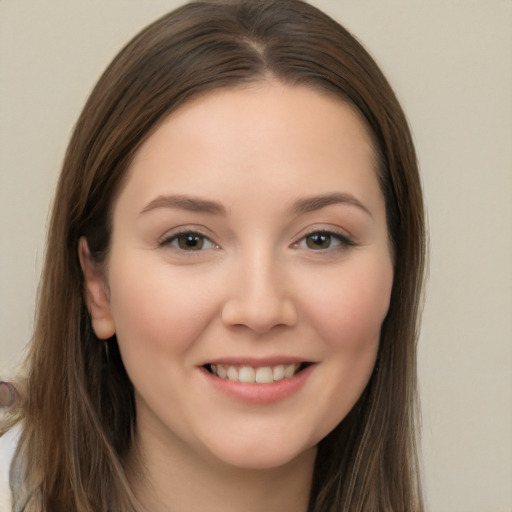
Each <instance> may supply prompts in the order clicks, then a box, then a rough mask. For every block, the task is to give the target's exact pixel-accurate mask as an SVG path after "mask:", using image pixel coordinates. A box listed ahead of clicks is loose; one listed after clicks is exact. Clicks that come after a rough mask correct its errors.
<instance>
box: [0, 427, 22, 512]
mask: <svg viewBox="0 0 512 512" xmlns="http://www.w3.org/2000/svg"><path fill="white" fill-rule="evenodd" d="M19 437H20V431H19V428H12V429H11V430H8V431H7V432H6V433H5V434H4V435H3V436H2V437H0V512H9V511H10V510H11V509H12V505H11V489H10V486H9V471H10V467H11V463H12V459H13V456H14V452H15V451H16V446H17V445H18V440H19Z"/></svg>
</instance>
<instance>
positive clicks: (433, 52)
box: [0, 0, 512, 512]
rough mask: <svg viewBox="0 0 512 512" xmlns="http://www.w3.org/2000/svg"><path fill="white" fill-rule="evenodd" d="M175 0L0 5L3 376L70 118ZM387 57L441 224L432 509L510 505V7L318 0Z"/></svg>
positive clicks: (462, 511) (19, 337)
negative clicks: (114, 61) (122, 52)
mask: <svg viewBox="0 0 512 512" xmlns="http://www.w3.org/2000/svg"><path fill="white" fill-rule="evenodd" d="M180 3H182V2H179V1H171V0H167V1H165V0H151V1H150V0H146V1H143V0H138V1H135V0H109V1H100V0H87V1H84V0H46V1H43V0H0V327H1V330H2V335H1V337H0V375H4V376H5V375H6V374H7V373H8V371H9V368H11V367H12V366H13V365H14V364H15V363H16V361H17V360H18V359H19V357H20V354H21V353H22V350H23V347H24V345H25V344H26V342H27V340H28V339H29V337H30V332H31V324H32V317H33V304H34V295H35V291H36V286H37V280H38V275H39V271H40V266H41V260H42V255H43V251H44V230H45V222H46V218H47V209H48V206H49V202H50V198H51V195H52V190H53V188H54V183H55V179H56V176H57V173H58V170H59V165H60V163H61V160H62V157H63V153H64V150H65V146H66V143H67V140H68V136H69V132H70V130H71V127H72V125H73V123H74V121H75V120H76V118H77V116H78V114H79V111H80V109H81V106H82V105H83V102H84V100H85V98H86V96H87V94H88V92H89V91H90V89H91V87H92V86H93V84H94V82H95V80H96V79H97V78H98V76H99V74H100V73H101V71H102V70H103V68H104V67H105V66H106V64H107V63H108V62H109V61H110V59H111V58H112V57H113V56H114V54H115V53H116V52H117V51H118V50H119V49H120V47H121V46H122V45H123V44H124V43H125V42H126V41H127V40H128V39H129V38H130V37H131V36H132V35H133V34H134V33H135V32H136V31H137V30H138V29H140V28H141V27H142V26H144V25H145V24H146V23H148V22H150V21H152V20H153V19H154V18H155V17H157V16H158V15H160V14H163V13H164V12H166V11H167V10H169V9H170V8H172V7H174V6H176V5H178V4H180ZM313 3H314V4H316V5H318V6H320V7H321V8H324V9H325V10H327V11H328V12H329V13H331V14H332V15H333V16H334V17H336V18H337V19H338V20H339V21H341V22H342V23H344V24H345V25H346V26H347V28H349V29H351V30H352V31H353V32H354V33H355V34H357V35H358V36H359V37H360V39H361V40H362V41H363V42H364V43H365V45H366V46H367V48H369V50H370V51H371V53H372V54H373V55H374V56H375V57H376V59H377V60H378V62H379V63H380V64H381V65H382V67H383V68H384V70H385V72H386V73H387V75H388V77H389V78H390V81H391V83H392V84H393V85H394V87H395V89H396V91H397V93H398V96H399V98H400V99H401V101H402V103H403V105H404V107H405V110H406V111H407V113H408V115H409V118H410V122H411V125H412V129H413V132H414V135H415V139H416V143H417V147H418V152H419V157H420V162H421V167H422V173H423V180H424V188H425V194H426V199H427V205H428V211H429V222H430V232H431V271H430V282H429V286H428V291H427V302H426V308H425V314H424V323H423V333H422V337H421V348H420V377H421V382H420V384H421V396H422V405H423V423H424V435H423V440H424V441H423V445H424V481H425V488H426V495H427V504H428V510H430V511H432V512H510V511H511V510H512V491H511V482H512V439H511V432H512V373H511V367H512V343H511V341H512V44H511V43H512V1H510V0H479V1H478V0H428V1H427V0H422V1H421V0H365V1H362V0H339V1H338V0H331V1H329V0H317V1H314V2H313Z"/></svg>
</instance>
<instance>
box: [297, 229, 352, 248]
mask: <svg viewBox="0 0 512 512" xmlns="http://www.w3.org/2000/svg"><path fill="white" fill-rule="evenodd" d="M296 245H297V247H300V248H303V249H311V250H313V251H325V250H328V249H337V248H342V247H347V246H355V245H356V244H355V243H354V242H353V241H352V240H350V239H349V238H348V237H347V236H345V235H342V234H341V233H334V232H332V231H314V232H312V233H309V234H308V235H306V236H305V237H303V238H302V239H301V240H299V242H297V244H296Z"/></svg>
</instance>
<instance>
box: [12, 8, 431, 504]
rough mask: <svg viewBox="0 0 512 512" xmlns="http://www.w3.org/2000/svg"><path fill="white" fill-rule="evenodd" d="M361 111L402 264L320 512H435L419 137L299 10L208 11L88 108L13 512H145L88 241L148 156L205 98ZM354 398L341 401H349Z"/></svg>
mask: <svg viewBox="0 0 512 512" xmlns="http://www.w3.org/2000/svg"><path fill="white" fill-rule="evenodd" d="M268 77H271V78H272V79H276V80H278V81H280V82H282V83H284V84H290V85H296V84H297V85H306V86H308V87H311V88H312V89H316V90H319V91H323V92H327V93H329V94H331V95H333V96H334V97H337V98H339V99H340V100H341V101H345V102H349V103H350V104H352V105H353V106H354V108H355V109H357V110H358V111H359V113H360V114H361V116H362V118H363V119H364V120H365V122H366V124H367V126H368V128H369V131H370V132H371V135H372V138H373V144H374V148H375V153H376V155H377V157H378V161H379V166H378V179H379V183H380V186H381V189H382V192H383V195H384V197H385V201H386V214H387V224H388V230H389V234H390V239H391V243H392V252H393V259H394V283H393V289H392V295H391V305H390V308H389V312H388V314H387V317H386V319H385V321H384V323H383V326H382V331H381V340H380V346H379V353H378V358H377V364H376V367H375V369H374V371H373V374H372V376H371V378H370V381H369V383H368V385H367V387H366V389H365V391H364V393H363V395H362V396H361V398H360V399H359V401H358V402H357V404H356V405H355V406H354V408H353V409H352V411H351V412H350V413H349V414H348V416H347V417H346V418H345V419H344V420H343V421H342V422H341V423H340V425H338V427H337V428H336V429H335V430H334V431H333V432H332V433H331V434H329V435H328V436H327V437H326V438H325V439H324V440H322V441H321V442H320V445H319V450H318V455H317V460H316V466H315V473H314V481H313V487H312V494H311V499H310V505H309V511H310V512H334V511H336V512H340V511H345V512H358V511H360V512H363V511H394V512H398V511H408V512H409V511H421V510H423V506H422V497H421V490H420V485H419V478H418V465H417V455H416V433H417V425H416V413H417V411H416V340H417V328H418V317H419V303H420V296H421V288H422V280H423V273H424V272H423V266H424V254H425V241H424V237H425V235H424V221H423V201H422V193H421V187H420V179H419V176H418V169H417V161H416V156H415V151H414V147H413V143H412V139H411V134H410V131H409V128H408V125H407V121H406V119H405V116H404V114H403V112H402V109H401V107H400V105H399V103H398V101H397V99H396V97H395V95H394V93H393V91H392V89H391V87H390V85H389V84H388V82H387V80H386V79H385V77H384V76H383V74H382V72H381V71H380V70H379V68H378V67H377V65H376V64H375V62H374V61H373V59H372V58H371V57H370V56H369V54H368V53H367V52H366V50H365V49H364V48H363V47H362V46H361V45H360V44H359V43H358V41H357V40H356V39H355V38H354V37H353V36H352V35H351V34H350V33H349V32H347V30H345V29H344V28H343V27H342V26H340V25H339V24H338V23H336V22H335V21H333V20H332V19H331V18H329V17H328V16H327V15H325V14H323V13H322V12H321V11H319V10H318V9H316V8H315V7H313V6H311V5H308V4H307V3H304V2H302V1H300V0H227V1H197V2H192V3H190V4H187V5H185V6H183V7H181V8H179V9H177V10H175V11H173V12H171V13H169V14H167V15H166V16H164V17H162V18H161V19H159V20H157V21H156V22H154V23H153V24H151V25H150V26H148V27H147V28H146V29H144V30H143V31H142V32H141V33H139V34H138V35H137V36H136V37H135V38H134V39H133V40H132V41H131V42H130V43H128V45H127V46H125V48H124V49H123V50H122V51H121V52H120V53H119V54H118V56H117V57H116V58H115V59H114V61H113V62H112V63H111V64H110V66H109V67H108V68H107V70H106V71H105V72H104V74H103V76H102V77H101V78H100V80H99V82H98V84H97V85H96V87H95V88H94V90H93V92H92V94H91V95H90V97H89V99H88V101H87V103H86V105H85V107H84V109H83V112H82V114H81V116H80V118H79V120H78V122H77V124H76V127H75V129H74V132H73V136H72V138H71V141H70V143H69V147H68V150H67V153H66V157H65V160H64V164H63V169H62V173H61V176H60V180H59V183H58V188H57V193H56V196H55V202H54V205H53V210H52V216H51V221H50V225H49V232H48V244H47V253H46V259H45V264H44V270H43V274H42V280H41V284H40V288H39V297H38V308H37V320H36V327H35V332H34V336H33V340H32V344H31V348H30V352H29V354H28V357H27V360H26V377H25V379H24V380H23V382H22V383H21V384H20V385H21V386H23V387H24V389H23V393H22V394H23V396H24V397H25V398H24V400H23V402H22V403H21V404H20V406H19V407H18V408H17V409H16V410H15V412H13V413H12V417H11V420H10V422H11V423H14V422H16V421H20V422H21V425H22V437H21V441H20V445H19V449H18V453H17V456H16V459H15V463H14V465H13V471H12V475H13V481H14V480H18V482H19V481H21V482H23V485H21V486H20V485H19V483H13V488H14V491H15V501H16V504H15V510H25V511H26V512H28V511H37V512H42V511H43V510H45V511H52V512H54V511H55V512H64V511H66V512H72V511H77V512H99V511H102V512H106V511H116V512H117V511H129V510H130V511H132V510H136V509H137V505H136V502H135V500H134V498H133V496H132V495H131V492H130V489H129V485H128V483H127V480H126V477H125V474H124V468H123V461H124V458H125V457H126V455H127V453H128V451H129V450H130V447H131V445H132V436H133V431H134V427H135V405H134V394H133V386H132V384H131V383H130V380H129V378H128V376H127V374H126V372H125V370H124V367H123V363H122V360H121V357H120V354H119V351H118V348H117V342H116V340H115V337H114V338H113V339H112V340H110V341H109V342H108V352H107V351H106V350H105V346H104V345H105V344H104V342H102V341H101V340H99V339H97V338H96V336H95V335H94V332H93V331H92V328H91V321H90V317H89V313H88V311H87V307H86V303H85V298H84V279H83V275H82V272H81V268H80V263H79V260H78V251H77V247H78V240H79V238H80V237H82V236H85V237H86V238H87V241H88V243H89V247H90V249H91V253H92V255H93V257H94V258H95V259H96V260H97V261H98V262H100V263H101V262H102V261H104V259H105V257H106V255H107V254H108V250H109V241H110V235H111V228H112V219H111V214H112V205H113V202H114V200H115V197H116V194H117V193H118V191H119V190H120V187H121V184H122V182H123V179H124V177H125V175H126V170H127V168H128V166H129V164H130V162H131V160H132V158H133V156H134V154H135V153H136V151H137V149H138V148H139V147H140V146H141V144H142V143H143V142H144V141H145V140H146V139H147V138H148V137H149V136H150V135H151V133H153V132H154V130H155V129H156V128H157V127H158V126H159V124H160V123H161V122H162V121H163V120H164V119H165V118H166V117H167V116H169V114H170V113H172V112H173V111H175V110H176V109H177V108H178V107H180V106H181V105H183V104H185V103H186V102H189V101H191V100H193V99H194V98H196V97H198V96H199V95H201V94H206V93H208V92H209V91H212V90H215V89H219V88H223V87H236V86H237V85H242V84H247V83H252V82H254V81H261V80H265V79H267V78H268ZM342 392H343V390H340V393H342Z"/></svg>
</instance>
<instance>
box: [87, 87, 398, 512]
mask: <svg viewBox="0 0 512 512" xmlns="http://www.w3.org/2000/svg"><path fill="white" fill-rule="evenodd" d="M335 194H338V196H336V197H335V200H334V199H333V197H334V195H335ZM171 195H172V196H176V195H177V196H179V197H180V200H178V201H177V200H176V199H174V200H169V198H168V196H171ZM319 196H321V197H324V198H325V197H326V196H327V197H329V198H330V200H324V201H323V202H322V201H317V202H316V203H314V202H311V201H309V202H308V201H307V200H308V199H310V198H311V197H319ZM183 197H186V198H192V199H193V200H196V199H200V200H208V201H214V202H215V203H216V205H217V206H216V209H217V210H222V212H220V211H212V207H211V205H208V206H209V208H208V209H207V210H204V206H205V205H204V204H199V203H197V202H196V203H193V206H194V208H195V209H196V210H197V209H198V208H199V211H190V210H189V208H190V205H191V204H192V203H190V201H188V202H186V201H185V202H184V201H182V198H183ZM162 198H164V199H162ZM299 203H300V204H299ZM299 206H300V208H299ZM183 232H186V233H191V232H194V233H199V235H195V236H196V238H195V239H194V240H195V241H194V244H195V245H194V244H192V245H193V249H194V250H190V249H187V248H188V247H189V246H187V245H186V243H184V242H186V239H185V238H184V235H183V234H182V235H181V237H177V235H178V234H179V233H183ZM325 232H332V233H333V234H331V235H330V238H329V235H327V236H326V235H325ZM312 233H317V235H316V237H315V235H312ZM318 233H321V234H320V235H318ZM180 244H181V245H180ZM201 244H202V245H201ZM183 247H184V248H183ZM80 258H81V262H82V266H83V269H84V273H85V277H86V285H87V294H88V304H89V310H90V312H91V317H92V321H93V328H94V329H95V332H96V334H97V336H98V337H99V338H101V339H107V338H109V337H110V336H112V335H113V334H116V335H117V340H118V343H119V347H120V351H121V355H122V358H123V362H124V364H125V367H126V370H127V372H128V375H129V376H130V379H131V380H132V382H133V384H134V388H135V399H136V407H137V434H136V440H135V449H134V452H133V456H132V458H131V459H130V461H129V463H128V472H129V475H130V478H131V481H132V483H133V486H134V490H135V493H136V495H137V496H138V497H139V499H140V501H141V503H142V504H143V505H144V506H145V507H146V508H147V509H148V510H154V511H178V510H180V511H181V510H187V511H195V510H197V511H199V510H209V511H217V510H218V511H220V510H222V511H224V512H225V511H229V510H233V511H235V510H238V511H239V510H247V511H253V512H256V511H260V510H261V511H263V510H265V511H269V510H271V511H272V510H275V511H278V510H279V511H287V510H289V511H293V512H297V511H301V510H303V511H305V510H306V509H307V502H308V496H309V489H310V482H311V477H312V471H313V464H314V459H315V455H316V445H317V444H318V442H319V441H320V440H321V439H322V438H323V437H325V436H326V435H327V434H328V433H329V432H330V431H332V430H333V429H334V428H335V426H336V425H338V424H339V423H340V421H341V420H342V419H343V418H344V417H345V416H346V414H347V413H348V412H349V411H350V409H351V408H352V406H353V405H354V403H355V402H356V401H357V399H358V398H359V396H360V395H361V393H362V391H363V389H364V387H365V385H366V383H367V381H368V379H369V377H370V375H371V372H372V370H373V367H374V363H375V359H376V355H377V350H378V344H379V333H380V328H381V324H382V322H383V320H384V318H385V315H386V313H387V310H388V306H389V298H390V293H391V287H392V282H393V265H392V258H391V255H390V249H389V240H388V233H387V227H386V215H385V204H384V198H383V196H382V193H381V190H380V188H379V185H378V180H377V177H376V164H375V158H374V151H373V148H372V144H371V141H370V137H369V135H368V132H367V129H366V127H365V125H364V123H363V122H362V121H361V119H360V117H359V115H358V114H357V113H356V112H355V111H354V109H353V108H352V107H351V106H349V105H348V104H346V103H344V102H342V101H340V100H338V99H335V98H333V97H331V96H327V95H324V94H322V93H319V92H317V91H314V90H312V89H310V88H306V87H302V86H288V85H283V84H280V83H278V82H275V81H267V82H264V83H258V84H255V85H252V86H248V87H244V88H236V89H229V90H218V91H214V92H212V93H209V94H208V95H206V96H204V97H202V98H200V99H197V100H195V101H193V102H191V103H189V104H187V105H185V106H184V107H182V108H181V109H180V110H179V111H177V112H176V113H174V114H172V115H171V117H169V118H168V119H167V120H166V121H165V122H164V123H163V124H162V125H161V126H160V127H159V128H158V129H157V130H156V131H155V132H154V133H153V134H152V135H151V137H150V138H149V139H148V140H147V141H146V142H145V143H144V145H143V146H142V147H141V148H140V149H139V151H138V153H137V154H136V156H135V159H134V161H133V163H132V165H131V167H130V169H129V174H128V178H127V180H126V182H125V185H124V187H123V189H122V190H121V192H120V194H119V196H118V198H117V201H116V204H115V205H114V210H113V235H112V241H111V251H110V254H109V259H108V262H107V268H106V269H99V268H97V267H96V266H95V264H94V263H93V262H92V261H91V258H90V256H89V253H88V249H87V243H86V241H85V240H81V243H80ZM233 358H235V360H236V361H238V362H247V361H249V362H254V361H267V360H268V358H278V359H279V360H281V359H286V358H288V359H290V358H293V359H294V360H298V361H305V362H308V363H311V365H310V368H309V370H308V375H307V378H306V379H304V382H303V383H302V384H301V385H300V386H299V387H298V389H297V390H295V391H294V392H293V393H291V394H289V395H287V396H285V397H284V398H280V399H278V400H277V401H270V403H268V400H267V401H266V402H265V400H266V399H265V400H263V402H264V403H258V402H254V401H253V402H250V401H249V402H247V401H244V400H240V399H238V398H236V397H233V396H230V395H229V394H226V393H224V392H222V391H219V389H217V388H216V387H215V386H213V385H212V380H214V379H215V378H214V377H213V376H212V375H210V374H208V372H207V371H206V370H205V369H204V368H203V366H204V365H205V364H207V363H209V362H212V361H227V360H229V361H231V362H232V361H233ZM217 380H218V379H217ZM264 385H265V384H261V385H257V384H245V386H264ZM253 389H257V388H253ZM142 468H144V469H142ZM142 475H144V476H142ZM198 489H201V492H200V493H198V492H197V490H198Z"/></svg>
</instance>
